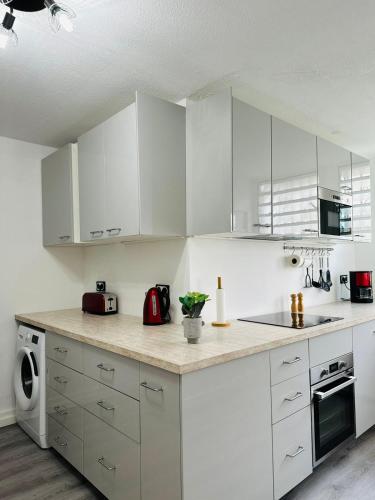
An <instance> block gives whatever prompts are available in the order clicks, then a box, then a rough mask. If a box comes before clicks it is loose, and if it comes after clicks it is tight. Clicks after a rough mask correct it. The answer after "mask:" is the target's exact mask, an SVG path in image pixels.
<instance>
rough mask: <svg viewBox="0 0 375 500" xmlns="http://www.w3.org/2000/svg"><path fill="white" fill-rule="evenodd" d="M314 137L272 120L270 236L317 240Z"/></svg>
mask: <svg viewBox="0 0 375 500" xmlns="http://www.w3.org/2000/svg"><path fill="white" fill-rule="evenodd" d="M317 182H318V176H317V162H316V136H314V135H312V134H309V133H308V132H305V131H304V130H301V129H299V128H296V127H294V126H292V125H289V124H288V123H285V122H283V121H281V120H279V119H277V118H273V117H272V212H273V233H274V234H275V235H283V236H288V235H290V236H299V237H303V238H306V237H311V236H312V237H316V236H318V201H317Z"/></svg>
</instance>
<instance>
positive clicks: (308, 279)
mask: <svg viewBox="0 0 375 500" xmlns="http://www.w3.org/2000/svg"><path fill="white" fill-rule="evenodd" d="M310 266H311V264H310V265H308V266H307V267H306V277H305V288H311V287H312V282H311V276H310V272H309V267H310Z"/></svg>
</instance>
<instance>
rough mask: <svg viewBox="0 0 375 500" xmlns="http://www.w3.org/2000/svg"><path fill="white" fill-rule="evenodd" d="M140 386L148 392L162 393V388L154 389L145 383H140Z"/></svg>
mask: <svg viewBox="0 0 375 500" xmlns="http://www.w3.org/2000/svg"><path fill="white" fill-rule="evenodd" d="M141 386H142V387H144V388H145V389H148V390H149V391H154V392H163V390H164V389H163V388H162V387H155V386H153V385H150V384H148V383H147V382H141Z"/></svg>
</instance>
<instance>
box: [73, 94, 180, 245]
mask: <svg viewBox="0 0 375 500" xmlns="http://www.w3.org/2000/svg"><path fill="white" fill-rule="evenodd" d="M78 170H79V181H80V204H81V239H82V241H89V242H93V241H95V240H108V239H116V238H121V239H123V240H128V239H130V240H131V239H137V238H139V237H170V236H184V235H185V233H186V220H185V219H186V217H185V204H186V203H185V190H186V181H185V108H183V107H181V106H178V105H177V104H173V103H170V102H166V101H163V100H161V99H157V98H155V97H150V96H146V95H143V94H139V93H137V95H136V102H135V103H134V104H131V105H130V106H128V107H127V108H125V109H124V110H122V111H120V112H119V113H117V114H116V115H115V116H113V117H111V118H110V119H108V120H106V121H105V122H103V123H101V124H100V125H99V126H97V127H95V128H94V129H92V130H90V131H89V132H87V133H86V134H84V135H82V136H81V137H79V138H78Z"/></svg>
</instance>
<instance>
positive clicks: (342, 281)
mask: <svg viewBox="0 0 375 500" xmlns="http://www.w3.org/2000/svg"><path fill="white" fill-rule="evenodd" d="M347 282H348V275H347V274H340V284H341V285H343V284H346V283H347Z"/></svg>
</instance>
